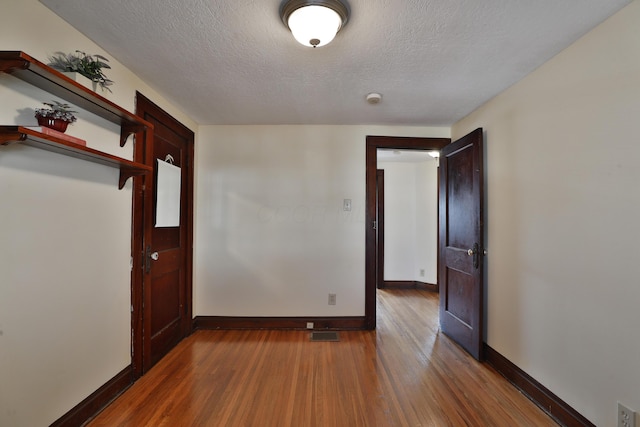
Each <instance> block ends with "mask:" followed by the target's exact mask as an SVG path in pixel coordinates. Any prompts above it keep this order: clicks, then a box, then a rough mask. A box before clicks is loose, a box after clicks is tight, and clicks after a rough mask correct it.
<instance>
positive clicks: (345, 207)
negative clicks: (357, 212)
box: [342, 199, 351, 211]
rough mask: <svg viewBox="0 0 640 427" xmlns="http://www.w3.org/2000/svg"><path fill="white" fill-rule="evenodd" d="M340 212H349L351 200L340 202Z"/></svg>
mask: <svg viewBox="0 0 640 427" xmlns="http://www.w3.org/2000/svg"><path fill="white" fill-rule="evenodd" d="M342 210H343V211H350V210H351V199H344V201H343V202H342Z"/></svg>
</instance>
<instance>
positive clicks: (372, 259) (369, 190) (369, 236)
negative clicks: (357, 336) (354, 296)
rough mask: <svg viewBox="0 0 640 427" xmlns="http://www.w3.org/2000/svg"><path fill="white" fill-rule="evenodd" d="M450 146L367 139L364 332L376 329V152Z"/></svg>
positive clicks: (436, 141) (438, 141)
mask: <svg viewBox="0 0 640 427" xmlns="http://www.w3.org/2000/svg"><path fill="white" fill-rule="evenodd" d="M450 142H451V140H450V139H449V138H411V137H389V136H367V141H366V202H365V224H366V231H365V266H366V267H365V268H366V271H365V325H366V327H367V329H375V327H376V288H377V286H376V285H377V276H378V268H377V267H378V262H377V253H378V252H377V223H376V221H377V205H378V203H377V187H378V185H377V175H378V174H377V169H378V167H377V165H378V149H379V148H383V149H392V150H440V149H442V148H443V147H444V146H446V145H448V144H449V143H450Z"/></svg>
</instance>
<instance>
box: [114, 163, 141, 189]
mask: <svg viewBox="0 0 640 427" xmlns="http://www.w3.org/2000/svg"><path fill="white" fill-rule="evenodd" d="M145 173H147V171H141V170H135V169H129V168H122V169H120V179H119V180H118V190H122V189H123V188H124V186H125V184H126V183H127V180H129V178H131V177H132V176H141V175H144V174H145Z"/></svg>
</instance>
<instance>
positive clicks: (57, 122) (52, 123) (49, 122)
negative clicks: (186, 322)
mask: <svg viewBox="0 0 640 427" xmlns="http://www.w3.org/2000/svg"><path fill="white" fill-rule="evenodd" d="M36 118H37V119H38V124H39V125H40V126H44V127H48V128H51V129H53V130H57V131H58V132H64V131H66V130H67V126H68V125H69V122H66V121H64V120H61V119H54V118H53V117H42V116H36Z"/></svg>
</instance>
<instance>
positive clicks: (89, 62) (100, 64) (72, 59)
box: [48, 50, 113, 92]
mask: <svg viewBox="0 0 640 427" xmlns="http://www.w3.org/2000/svg"><path fill="white" fill-rule="evenodd" d="M49 61H50V62H49V64H48V65H49V66H50V67H52V68H55V69H56V70H59V71H62V72H70V73H74V72H75V73H78V74H81V75H83V76H85V77H86V78H88V79H89V80H91V81H92V82H94V83H96V84H97V85H98V86H100V89H102V90H103V91H104V90H105V89H106V90H108V91H109V92H111V89H109V86H111V85H112V84H113V80H109V79H108V78H107V76H106V75H105V74H104V72H103V71H102V70H103V69H109V68H111V67H110V66H109V64H107V62H109V60H108V59H107V58H105V57H104V56H102V55H98V54H96V55H87V54H86V53H84V52H82V51H80V50H76V51H75V53H68V54H67V53H63V52H56V53H55V54H54V55H53V56H51V57H49Z"/></svg>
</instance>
